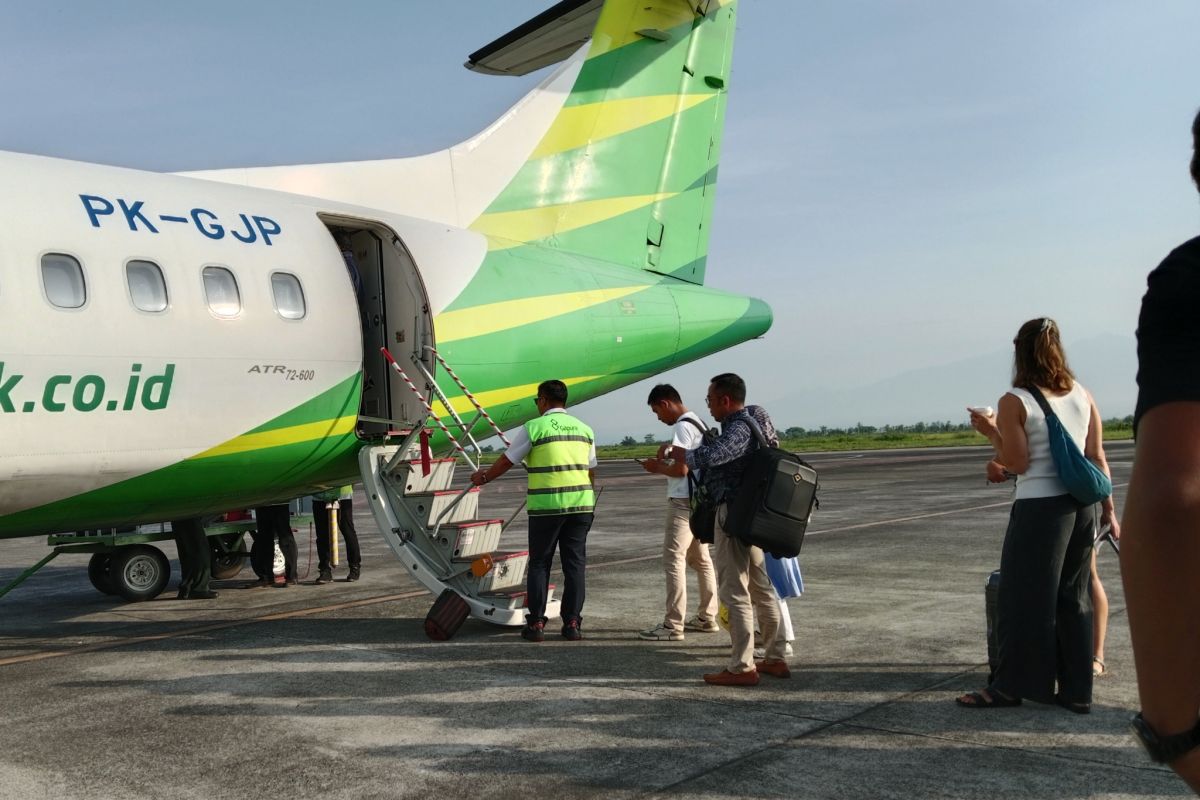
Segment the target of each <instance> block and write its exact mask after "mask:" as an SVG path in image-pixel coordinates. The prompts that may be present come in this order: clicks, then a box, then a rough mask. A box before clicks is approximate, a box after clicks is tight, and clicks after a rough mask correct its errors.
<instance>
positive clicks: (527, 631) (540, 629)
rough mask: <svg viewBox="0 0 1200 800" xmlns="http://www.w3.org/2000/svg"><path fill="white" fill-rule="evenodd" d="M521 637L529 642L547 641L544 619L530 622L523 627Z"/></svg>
mask: <svg viewBox="0 0 1200 800" xmlns="http://www.w3.org/2000/svg"><path fill="white" fill-rule="evenodd" d="M521 638H522V639H524V640H525V641H527V642H544V641H546V623H545V622H543V621H542V620H540V619H539V620H538V621H537V622H530V623H527V624H526V625H525V627H524V628H522V629H521Z"/></svg>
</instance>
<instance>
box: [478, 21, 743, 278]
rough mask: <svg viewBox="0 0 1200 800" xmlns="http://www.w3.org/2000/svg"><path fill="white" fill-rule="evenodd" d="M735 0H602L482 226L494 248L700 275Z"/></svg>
mask: <svg viewBox="0 0 1200 800" xmlns="http://www.w3.org/2000/svg"><path fill="white" fill-rule="evenodd" d="M562 5H567V4H565V3H564V4H560V6H562ZM574 5H576V6H578V5H579V3H578V2H575V3H574ZM736 7H737V0H699V1H698V2H687V0H607V1H606V2H604V3H603V6H602V7H601V8H600V10H599V16H598V18H597V19H596V23H595V27H594V29H593V30H592V33H591V43H590V45H589V46H588V49H587V51H586V55H584V56H583V60H582V64H581V65H580V66H579V67H578V75H577V76H576V77H575V80H574V85H573V86H572V87H571V89H570V91H569V93H568V94H567V95H566V97H565V100H564V101H563V103H562V106H561V108H559V109H558V112H557V114H556V115H555V116H554V117H553V118H552V121H550V122H549V126H548V128H546V130H545V133H544V134H543V135H542V136H541V138H540V140H539V141H537V144H536V146H534V148H533V151H532V152H531V153H529V155H528V158H527V159H526V160H525V162H524V164H523V165H521V166H520V168H519V169H518V170H517V171H516V174H515V175H514V176H513V177H512V179H511V180H510V181H509V182H508V183H507V185H505V186H504V187H503V188H502V189H501V190H500V191H499V193H498V195H496V197H495V198H494V199H493V200H492V201H491V203H490V204H489V205H487V207H486V209H485V210H484V211H483V213H482V214H480V215H479V216H478V218H477V219H475V220H474V222H473V223H472V224H471V228H473V229H474V230H477V231H480V232H482V233H485V234H487V235H488V236H490V237H492V242H493V245H492V246H493V249H501V248H504V247H513V246H519V245H522V244H538V245H543V246H547V247H553V248H557V249H561V250H564V251H568V252H575V253H582V254H587V255H596V256H602V257H603V258H605V259H606V260H608V261H617V262H618V263H622V264H626V265H628V266H631V267H636V268H640V269H647V270H650V271H653V272H657V273H661V274H664V275H670V276H672V277H675V278H679V279H681V280H685V281H689V282H692V283H697V284H699V283H703V282H704V268H705V258H706V254H707V252H708V235H709V230H708V229H709V222H710V220H711V218H712V212H713V200H714V192H715V185H716V176H717V162H718V160H719V158H720V151H721V133H722V128H723V124H724V118H725V102H726V92H727V85H728V81H729V69H730V62H731V54H732V49H733V34H734V25H735V22H736ZM552 11H553V9H552ZM548 13H549V12H548ZM534 22H536V20H532V21H531V23H527V25H529V24H532V23H534ZM521 30H522V29H521V28H518V29H516V30H515V31H513V33H512V34H509V37H508V38H509V39H511V38H512V37H513V36H514V35H516V34H519V33H520V32H521ZM505 41H506V39H505V38H501V39H499V40H497V42H495V43H493V45H497V44H503V43H504V42H505ZM492 47H493V46H492V45H489V48H492ZM493 49H494V48H493ZM487 50H488V48H484V50H481V51H479V52H480V53H485V52H486V51H487ZM476 55H478V54H473V58H474V57H475V56H476ZM468 66H469V67H471V68H479V65H478V64H477V63H472V62H468ZM481 71H493V70H488V69H487V68H486V65H485V68H484V69H483V70H481ZM535 91H536V90H535Z"/></svg>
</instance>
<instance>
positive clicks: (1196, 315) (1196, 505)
mask: <svg viewBox="0 0 1200 800" xmlns="http://www.w3.org/2000/svg"><path fill="white" fill-rule="evenodd" d="M1192 149H1193V154H1192V163H1191V173H1192V180H1193V181H1194V182H1195V183H1196V187H1197V188H1198V189H1200V114H1197V115H1196V118H1195V120H1193V122H1192ZM1137 335H1138V402H1137V411H1136V413H1135V415H1134V422H1133V424H1134V433H1135V435H1136V436H1137V453H1136V455H1135V456H1134V461H1133V474H1132V475H1131V476H1130V479H1129V491H1128V493H1127V495H1126V498H1125V517H1124V519H1123V520H1122V522H1121V528H1122V535H1121V578H1122V580H1123V581H1124V584H1125V600H1126V605H1127V608H1128V612H1129V633H1130V637H1131V638H1132V640H1133V655H1134V662H1135V665H1136V667H1137V679H1138V693H1139V695H1140V696H1141V703H1142V712H1141V714H1139V715H1138V716H1137V717H1135V718H1134V722H1133V729H1134V732H1135V734H1136V735H1137V736H1138V738H1139V739H1140V740H1141V741H1142V743H1143V744H1144V745H1145V746H1146V749H1147V750H1148V751H1149V753H1150V755H1151V757H1152V758H1154V760H1156V761H1162V762H1166V763H1168V764H1169V765H1170V767H1171V769H1173V770H1175V772H1176V773H1177V774H1178V775H1179V776H1180V777H1181V778H1183V779H1184V780H1185V781H1187V783H1188V785H1189V786H1190V787H1191V788H1192V790H1193V791H1195V792H1198V793H1200V723H1197V717H1198V715H1200V673H1198V672H1197V667H1198V666H1200V638H1198V637H1197V636H1196V620H1197V619H1200V580H1198V578H1200V238H1196V239H1192V240H1191V241H1189V242H1185V243H1184V244H1182V245H1180V246H1179V247H1177V248H1175V250H1173V251H1172V252H1171V254H1170V255H1168V256H1167V257H1166V259H1165V260H1164V261H1163V262H1162V264H1160V265H1159V266H1158V268H1157V269H1155V270H1154V271H1153V272H1151V273H1150V277H1149V280H1148V288H1147V290H1146V295H1145V297H1143V298H1142V311H1141V316H1140V317H1139V318H1138V331H1137Z"/></svg>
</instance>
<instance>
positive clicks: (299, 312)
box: [271, 272, 307, 319]
mask: <svg viewBox="0 0 1200 800" xmlns="http://www.w3.org/2000/svg"><path fill="white" fill-rule="evenodd" d="M271 293H272V294H273V295H274V296H275V310H276V311H278V312H279V316H281V317H283V318H284V319H304V314H305V312H306V311H307V309H306V308H305V306H304V289H302V288H301V287H300V279H299V278H297V277H296V276H295V275H292V274H291V273H290V272H275V273H272V274H271Z"/></svg>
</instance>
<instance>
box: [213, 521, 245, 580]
mask: <svg viewBox="0 0 1200 800" xmlns="http://www.w3.org/2000/svg"><path fill="white" fill-rule="evenodd" d="M245 544H246V542H245V538H244V537H243V535H242V534H240V533H227V534H225V535H223V536H213V537H210V538H209V545H210V546H211V547H212V576H213V577H214V578H215V579H217V580H219V581H223V580H228V579H229V578H233V577H236V576H237V574H238V573H239V572H241V571H242V565H243V564H245V563H246V557H245V556H244V555H242V553H244V552H245Z"/></svg>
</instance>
